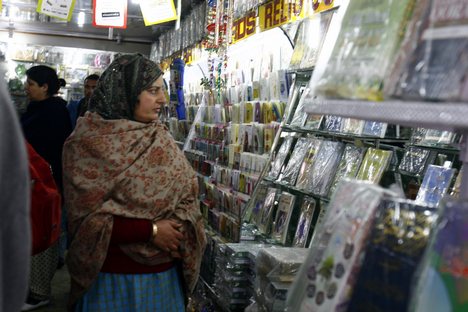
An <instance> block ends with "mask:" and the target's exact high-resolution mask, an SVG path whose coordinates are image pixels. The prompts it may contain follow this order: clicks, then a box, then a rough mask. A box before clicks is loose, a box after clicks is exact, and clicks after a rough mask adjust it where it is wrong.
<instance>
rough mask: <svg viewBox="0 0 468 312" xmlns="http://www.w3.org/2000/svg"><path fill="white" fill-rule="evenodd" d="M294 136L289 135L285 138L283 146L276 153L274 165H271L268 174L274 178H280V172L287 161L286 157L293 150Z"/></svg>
mask: <svg viewBox="0 0 468 312" xmlns="http://www.w3.org/2000/svg"><path fill="white" fill-rule="evenodd" d="M293 140H294V137H292V136H288V137H286V138H284V141H283V144H281V147H280V148H279V150H278V153H277V154H276V158H275V161H274V162H273V165H272V166H271V170H270V173H269V174H268V176H269V177H270V178H272V179H276V178H278V176H279V174H280V173H281V169H283V165H284V163H285V160H286V158H287V157H288V155H289V152H290V150H291V145H292V144H293Z"/></svg>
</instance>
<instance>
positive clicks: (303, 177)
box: [296, 138, 322, 189]
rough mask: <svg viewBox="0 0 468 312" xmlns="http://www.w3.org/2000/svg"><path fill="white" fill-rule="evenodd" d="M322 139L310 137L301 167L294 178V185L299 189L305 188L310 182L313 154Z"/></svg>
mask: <svg viewBox="0 0 468 312" xmlns="http://www.w3.org/2000/svg"><path fill="white" fill-rule="evenodd" d="M321 143H322V141H321V140H319V139H315V138H314V139H312V140H311V144H310V147H309V150H308V151H307V154H306V156H305V158H304V160H303V161H302V164H301V168H300V170H299V174H298V176H297V180H296V187H297V188H299V189H306V188H307V187H308V185H309V183H310V175H311V174H312V172H311V170H312V167H313V164H314V160H315V155H316V154H317V151H318V150H319V148H320V145H321Z"/></svg>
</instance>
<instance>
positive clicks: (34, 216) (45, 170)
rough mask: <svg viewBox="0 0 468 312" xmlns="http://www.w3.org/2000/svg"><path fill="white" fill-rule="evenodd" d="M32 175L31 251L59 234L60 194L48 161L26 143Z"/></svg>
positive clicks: (49, 243) (38, 248)
mask: <svg viewBox="0 0 468 312" xmlns="http://www.w3.org/2000/svg"><path fill="white" fill-rule="evenodd" d="M26 145H27V149H28V157H29V174H30V176H31V211H30V215H31V229H32V231H31V232H32V255H35V254H38V253H40V252H42V251H44V250H46V249H47V248H49V247H50V246H52V244H53V243H55V242H56V241H57V240H58V238H59V236H60V223H61V216H62V205H61V202H62V201H61V197H60V193H59V191H58V188H57V186H56V184H55V182H54V178H53V176H52V171H51V169H50V165H49V164H48V163H47V162H46V161H45V160H44V159H43V158H42V157H41V156H39V154H38V153H37V152H36V151H35V150H34V148H33V147H32V146H31V145H30V144H29V143H26Z"/></svg>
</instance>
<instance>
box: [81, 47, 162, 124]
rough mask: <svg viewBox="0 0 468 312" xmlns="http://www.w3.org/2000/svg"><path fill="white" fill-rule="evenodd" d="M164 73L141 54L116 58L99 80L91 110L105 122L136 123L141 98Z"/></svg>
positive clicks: (92, 99) (90, 106) (90, 104)
mask: <svg viewBox="0 0 468 312" xmlns="http://www.w3.org/2000/svg"><path fill="white" fill-rule="evenodd" d="M162 74H163V72H162V71H161V69H160V68H159V66H158V65H156V63H154V62H153V61H151V60H149V59H148V58H146V57H144V56H143V55H141V54H127V55H122V56H120V57H118V58H116V59H115V60H114V61H113V62H112V63H111V64H110V65H109V67H108V68H107V69H106V70H105V71H104V73H103V74H102V75H101V77H100V78H99V81H98V85H97V87H96V89H95V90H94V92H93V95H92V97H91V100H90V103H89V111H91V112H96V113H98V114H99V115H101V117H103V118H104V119H129V120H134V116H133V114H134V110H135V106H136V104H137V102H138V95H139V94H140V93H141V92H142V91H143V90H145V89H147V88H148V87H149V86H151V84H152V83H153V82H154V81H155V80H156V79H158V78H159V77H160V76H162Z"/></svg>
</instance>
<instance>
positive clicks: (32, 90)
mask: <svg viewBox="0 0 468 312" xmlns="http://www.w3.org/2000/svg"><path fill="white" fill-rule="evenodd" d="M48 88H49V87H48V85H47V84H46V83H45V84H44V85H42V86H39V85H38V84H37V82H36V81H34V80H32V79H31V78H29V77H28V79H26V82H25V83H24V90H25V91H26V95H27V96H28V98H29V100H30V101H42V100H45V99H47V98H48V97H49V96H48V94H47V90H48Z"/></svg>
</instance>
